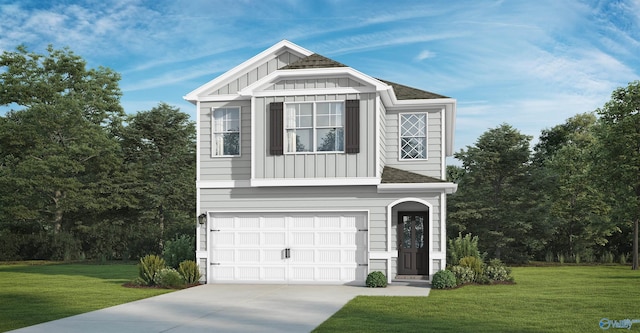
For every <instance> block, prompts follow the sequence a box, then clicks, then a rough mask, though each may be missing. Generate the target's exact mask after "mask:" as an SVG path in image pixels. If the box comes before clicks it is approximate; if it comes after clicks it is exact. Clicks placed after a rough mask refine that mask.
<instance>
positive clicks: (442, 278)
mask: <svg viewBox="0 0 640 333" xmlns="http://www.w3.org/2000/svg"><path fill="white" fill-rule="evenodd" d="M455 286H456V276H455V275H454V274H453V272H451V271H449V270H444V271H438V272H436V274H433V279H431V287H433V288H434V289H446V288H454V287H455Z"/></svg>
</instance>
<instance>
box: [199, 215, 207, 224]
mask: <svg viewBox="0 0 640 333" xmlns="http://www.w3.org/2000/svg"><path fill="white" fill-rule="evenodd" d="M198 223H200V224H205V223H207V214H205V213H202V214H200V216H198Z"/></svg>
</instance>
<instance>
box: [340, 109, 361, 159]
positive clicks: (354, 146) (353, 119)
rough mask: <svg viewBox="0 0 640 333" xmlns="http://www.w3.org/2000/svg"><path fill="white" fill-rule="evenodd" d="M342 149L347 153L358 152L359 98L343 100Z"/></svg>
mask: <svg viewBox="0 0 640 333" xmlns="http://www.w3.org/2000/svg"><path fill="white" fill-rule="evenodd" d="M345 111H346V112H345V118H346V119H345V131H344V146H345V147H344V148H345V149H344V151H345V153H348V154H357V153H359V152H360V100H359V99H348V100H346V101H345Z"/></svg>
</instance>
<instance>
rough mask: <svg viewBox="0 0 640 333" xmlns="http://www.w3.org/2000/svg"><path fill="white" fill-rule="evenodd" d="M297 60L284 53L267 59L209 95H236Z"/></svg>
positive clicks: (290, 54) (289, 53)
mask: <svg viewBox="0 0 640 333" xmlns="http://www.w3.org/2000/svg"><path fill="white" fill-rule="evenodd" d="M298 60H300V57H299V56H297V55H295V54H293V53H291V52H284V53H282V54H280V55H278V56H277V57H276V58H273V59H269V60H268V61H266V62H264V63H262V64H259V65H257V67H255V68H251V69H249V70H248V71H246V72H244V73H239V74H238V75H237V76H235V77H234V78H233V79H232V80H231V81H230V82H229V83H227V84H225V85H224V86H222V87H220V88H219V89H217V90H215V91H213V92H211V93H210V94H209V95H231V94H236V93H237V92H238V91H240V89H243V88H246V87H247V86H249V85H251V84H253V83H254V82H256V81H258V80H260V79H262V78H263V77H265V76H267V75H269V74H271V73H273V72H275V71H276V70H278V69H280V68H282V67H285V66H287V65H289V64H292V63H294V62H296V61H298Z"/></svg>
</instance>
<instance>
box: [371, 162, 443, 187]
mask: <svg viewBox="0 0 640 333" xmlns="http://www.w3.org/2000/svg"><path fill="white" fill-rule="evenodd" d="M380 183H382V184H407V183H446V182H445V181H444V180H441V179H438V178H433V177H429V176H424V175H420V174H417V173H415V172H410V171H405V170H400V169H396V168H392V167H389V166H385V167H384V169H383V170H382V178H381V180H380Z"/></svg>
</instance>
